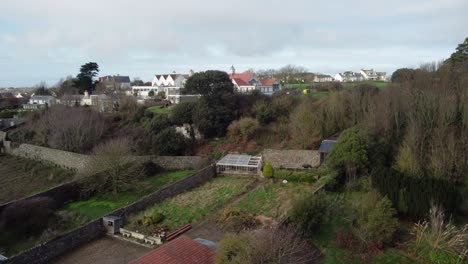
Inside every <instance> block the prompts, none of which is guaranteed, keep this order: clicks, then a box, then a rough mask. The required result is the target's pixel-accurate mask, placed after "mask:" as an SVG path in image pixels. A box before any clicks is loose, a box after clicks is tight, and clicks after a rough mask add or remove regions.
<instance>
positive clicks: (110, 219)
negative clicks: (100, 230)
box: [102, 216, 123, 235]
mask: <svg viewBox="0 0 468 264" xmlns="http://www.w3.org/2000/svg"><path fill="white" fill-rule="evenodd" d="M102 224H103V225H104V228H105V229H106V232H107V233H108V234H112V235H114V234H117V233H120V228H121V227H122V225H123V219H122V217H118V216H104V217H103V218H102Z"/></svg>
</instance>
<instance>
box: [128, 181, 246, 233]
mask: <svg viewBox="0 0 468 264" xmlns="http://www.w3.org/2000/svg"><path fill="white" fill-rule="evenodd" d="M254 181H255V179H252V178H236V177H220V178H215V179H213V180H211V181H210V182H208V183H206V184H204V185H203V186H201V187H198V188H196V189H194V190H192V191H189V192H186V193H183V194H180V195H178V196H176V197H173V198H171V199H167V200H165V201H163V202H162V203H159V204H156V205H155V206H153V207H151V208H149V209H147V210H145V211H143V212H141V213H139V214H136V215H133V216H131V217H130V218H129V224H127V225H126V226H125V228H126V229H129V230H133V231H138V232H140V233H143V234H148V233H150V232H151V231H153V230H154V229H156V228H157V227H159V226H167V227H169V229H171V230H173V229H175V228H177V227H180V226H183V225H185V224H188V223H195V222H197V221H199V220H201V219H202V218H204V217H206V216H208V215H209V214H211V213H212V212H214V211H215V210H216V209H217V208H220V207H222V206H223V205H224V204H226V203H228V202H229V201H230V200H231V199H233V198H235V197H236V196H238V195H240V194H242V193H243V192H245V191H247V190H248V186H249V185H251V184H252V183H254ZM156 216H157V217H156ZM161 216H162V217H161ZM152 219H154V220H156V221H155V222H156V223H154V222H153V221H152Z"/></svg>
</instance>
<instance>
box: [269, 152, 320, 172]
mask: <svg viewBox="0 0 468 264" xmlns="http://www.w3.org/2000/svg"><path fill="white" fill-rule="evenodd" d="M262 154H263V160H264V161H268V162H270V164H271V166H273V168H275V169H278V168H284V169H304V168H303V167H302V165H305V164H308V165H310V166H312V167H318V166H320V153H319V152H318V151H317V150H274V149H265V150H264V151H263V153H262Z"/></svg>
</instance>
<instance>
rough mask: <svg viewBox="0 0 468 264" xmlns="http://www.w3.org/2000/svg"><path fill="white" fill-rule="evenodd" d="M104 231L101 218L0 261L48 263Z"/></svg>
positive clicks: (95, 237) (21, 263) (8, 263)
mask: <svg viewBox="0 0 468 264" xmlns="http://www.w3.org/2000/svg"><path fill="white" fill-rule="evenodd" d="M104 233H105V231H104V226H103V225H102V219H98V220H96V221H93V222H91V223H89V224H87V225H85V226H83V227H80V228H78V229H75V230H73V231H71V232H69V233H67V234H64V235H62V236H59V237H57V238H55V239H53V240H51V241H49V242H46V243H43V244H41V245H38V246H36V247H33V248H31V249H29V250H27V251H24V252H23V253H21V254H19V255H16V256H14V257H12V258H10V259H8V260H5V261H0V263H2V264H4V263H5V264H10V263H15V264H16V263H18V264H23V263H24V264H30V263H37V264H42V263H50V261H51V260H52V259H54V258H56V257H58V256H59V255H61V254H63V253H65V252H67V251H69V250H72V249H74V248H76V247H78V246H80V245H82V244H84V243H87V242H90V241H93V240H94V239H97V238H99V237H100V236H102V235H103V234H104Z"/></svg>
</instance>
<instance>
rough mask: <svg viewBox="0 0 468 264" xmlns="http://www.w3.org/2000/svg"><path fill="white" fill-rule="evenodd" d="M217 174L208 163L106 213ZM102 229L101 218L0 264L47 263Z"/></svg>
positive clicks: (137, 206) (143, 204) (146, 203)
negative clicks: (135, 200)
mask: <svg viewBox="0 0 468 264" xmlns="http://www.w3.org/2000/svg"><path fill="white" fill-rule="evenodd" d="M215 176H216V170H215V166H214V165H210V166H208V167H206V168H204V169H202V170H200V171H199V172H197V173H196V174H193V175H191V176H189V177H187V178H185V179H182V180H180V181H177V182H175V183H173V184H171V185H169V186H167V187H165V188H164V189H161V190H159V191H156V192H154V193H152V194H150V195H148V196H146V197H145V198H143V199H141V200H140V201H138V202H135V203H133V204H130V205H128V206H126V207H124V208H121V209H118V210H116V211H114V212H112V213H110V214H109V215H107V216H110V215H113V216H122V217H125V216H127V215H129V214H133V213H137V212H139V211H142V210H144V209H146V208H148V207H150V206H153V205H154V204H156V203H159V202H161V201H163V200H164V199H167V198H170V197H173V196H176V195H178V194H181V193H183V192H186V191H188V190H191V189H193V188H196V187H198V186H200V185H202V184H204V183H206V182H207V181H209V180H211V179H212V178H214V177H215ZM104 233H105V230H104V227H103V225H102V219H101V218H100V219H97V220H95V221H93V222H91V223H89V224H87V225H85V226H83V227H80V228H78V229H75V230H73V231H71V232H69V233H67V234H64V235H62V236H60V237H57V238H55V239H53V240H51V241H49V242H46V243H43V244H41V245H38V246H36V247H34V248H31V249H29V250H27V251H24V252H23V253H21V254H19V255H16V256H13V257H12V258H10V259H8V260H6V261H0V263H1V264H10V263H17V264H23V263H24V264H29V263H37V264H42V263H49V262H51V260H52V259H54V258H56V257H58V256H60V255H62V254H64V253H66V252H68V251H70V250H73V249H74V248H76V247H78V246H80V245H82V244H85V243H88V242H90V241H92V240H94V239H97V238H99V237H101V236H102V235H104Z"/></svg>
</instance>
